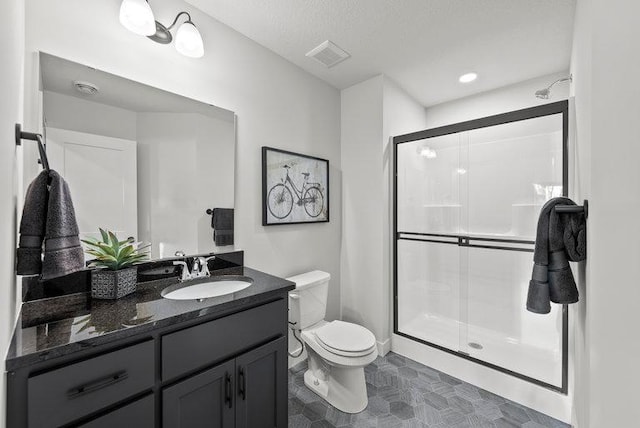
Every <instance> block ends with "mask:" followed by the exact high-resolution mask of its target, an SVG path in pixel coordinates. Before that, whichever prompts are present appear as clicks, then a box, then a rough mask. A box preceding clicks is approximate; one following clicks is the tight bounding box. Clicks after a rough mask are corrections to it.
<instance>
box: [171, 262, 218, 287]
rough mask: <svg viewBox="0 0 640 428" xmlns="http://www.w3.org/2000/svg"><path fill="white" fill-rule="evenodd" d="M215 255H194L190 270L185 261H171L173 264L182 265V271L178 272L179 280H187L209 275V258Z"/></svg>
mask: <svg viewBox="0 0 640 428" xmlns="http://www.w3.org/2000/svg"><path fill="white" fill-rule="evenodd" d="M215 258H216V256H210V257H194V258H193V263H192V264H191V270H189V265H187V262H186V261H183V260H176V261H174V262H173V264H174V266H182V272H181V274H180V281H188V280H190V279H197V278H206V277H208V276H210V275H211V272H209V260H214V259H215Z"/></svg>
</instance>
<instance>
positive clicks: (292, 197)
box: [262, 147, 329, 226]
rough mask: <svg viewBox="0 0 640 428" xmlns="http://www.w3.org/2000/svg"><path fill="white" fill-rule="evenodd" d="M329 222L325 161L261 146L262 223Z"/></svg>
mask: <svg viewBox="0 0 640 428" xmlns="http://www.w3.org/2000/svg"><path fill="white" fill-rule="evenodd" d="M328 221H329V161H328V160H326V159H320V158H316V157H312V156H306V155H302V154H298V153H293V152H287V151H284V150H280V149H274V148H271V147H263V148H262V224H263V225H264V226H269V225H276V224H295V223H317V222H328Z"/></svg>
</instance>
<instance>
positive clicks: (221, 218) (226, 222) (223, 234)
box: [211, 208, 234, 246]
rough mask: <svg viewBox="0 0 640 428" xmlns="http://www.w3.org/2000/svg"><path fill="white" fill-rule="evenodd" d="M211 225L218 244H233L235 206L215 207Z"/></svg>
mask: <svg viewBox="0 0 640 428" xmlns="http://www.w3.org/2000/svg"><path fill="white" fill-rule="evenodd" d="M211 227H212V228H213V240H214V242H215V244H216V245H218V246H224V245H233V227H234V224H233V208H214V209H213V217H212V218H211Z"/></svg>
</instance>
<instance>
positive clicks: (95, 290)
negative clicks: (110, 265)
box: [91, 267, 138, 299]
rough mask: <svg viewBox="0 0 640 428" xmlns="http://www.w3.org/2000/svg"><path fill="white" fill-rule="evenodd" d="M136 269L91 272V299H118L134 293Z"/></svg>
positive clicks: (136, 276)
mask: <svg viewBox="0 0 640 428" xmlns="http://www.w3.org/2000/svg"><path fill="white" fill-rule="evenodd" d="M137 279H138V268H135V267H131V268H127V269H122V270H106V269H99V270H93V271H91V297H93V298H94V299H119V298H121V297H124V296H126V295H127V294H131V293H133V292H134V291H136V282H137Z"/></svg>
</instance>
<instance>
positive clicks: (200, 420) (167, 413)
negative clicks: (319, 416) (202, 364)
mask: <svg viewBox="0 0 640 428" xmlns="http://www.w3.org/2000/svg"><path fill="white" fill-rule="evenodd" d="M285 345H286V338H284V337H281V338H279V339H277V340H274V341H272V342H269V343H267V344H266V345H263V346H261V347H259V348H257V349H254V350H253V351H249V352H247V353H245V354H242V355H240V356H238V357H237V358H235V359H234V360H231V361H228V362H226V363H224V364H220V365H218V366H216V367H214V368H212V369H209V370H206V371H204V372H202V373H200V374H197V375H194V376H192V377H190V378H188V379H186V380H183V381H181V382H179V383H177V384H175V385H173V386H170V387H168V388H165V389H164V390H163V392H162V414H163V418H162V426H163V428H227V427H237V428H249V427H250V428H277V427H285V426H286V425H287V402H286V400H287V372H286V367H287V359H286V347H285Z"/></svg>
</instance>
